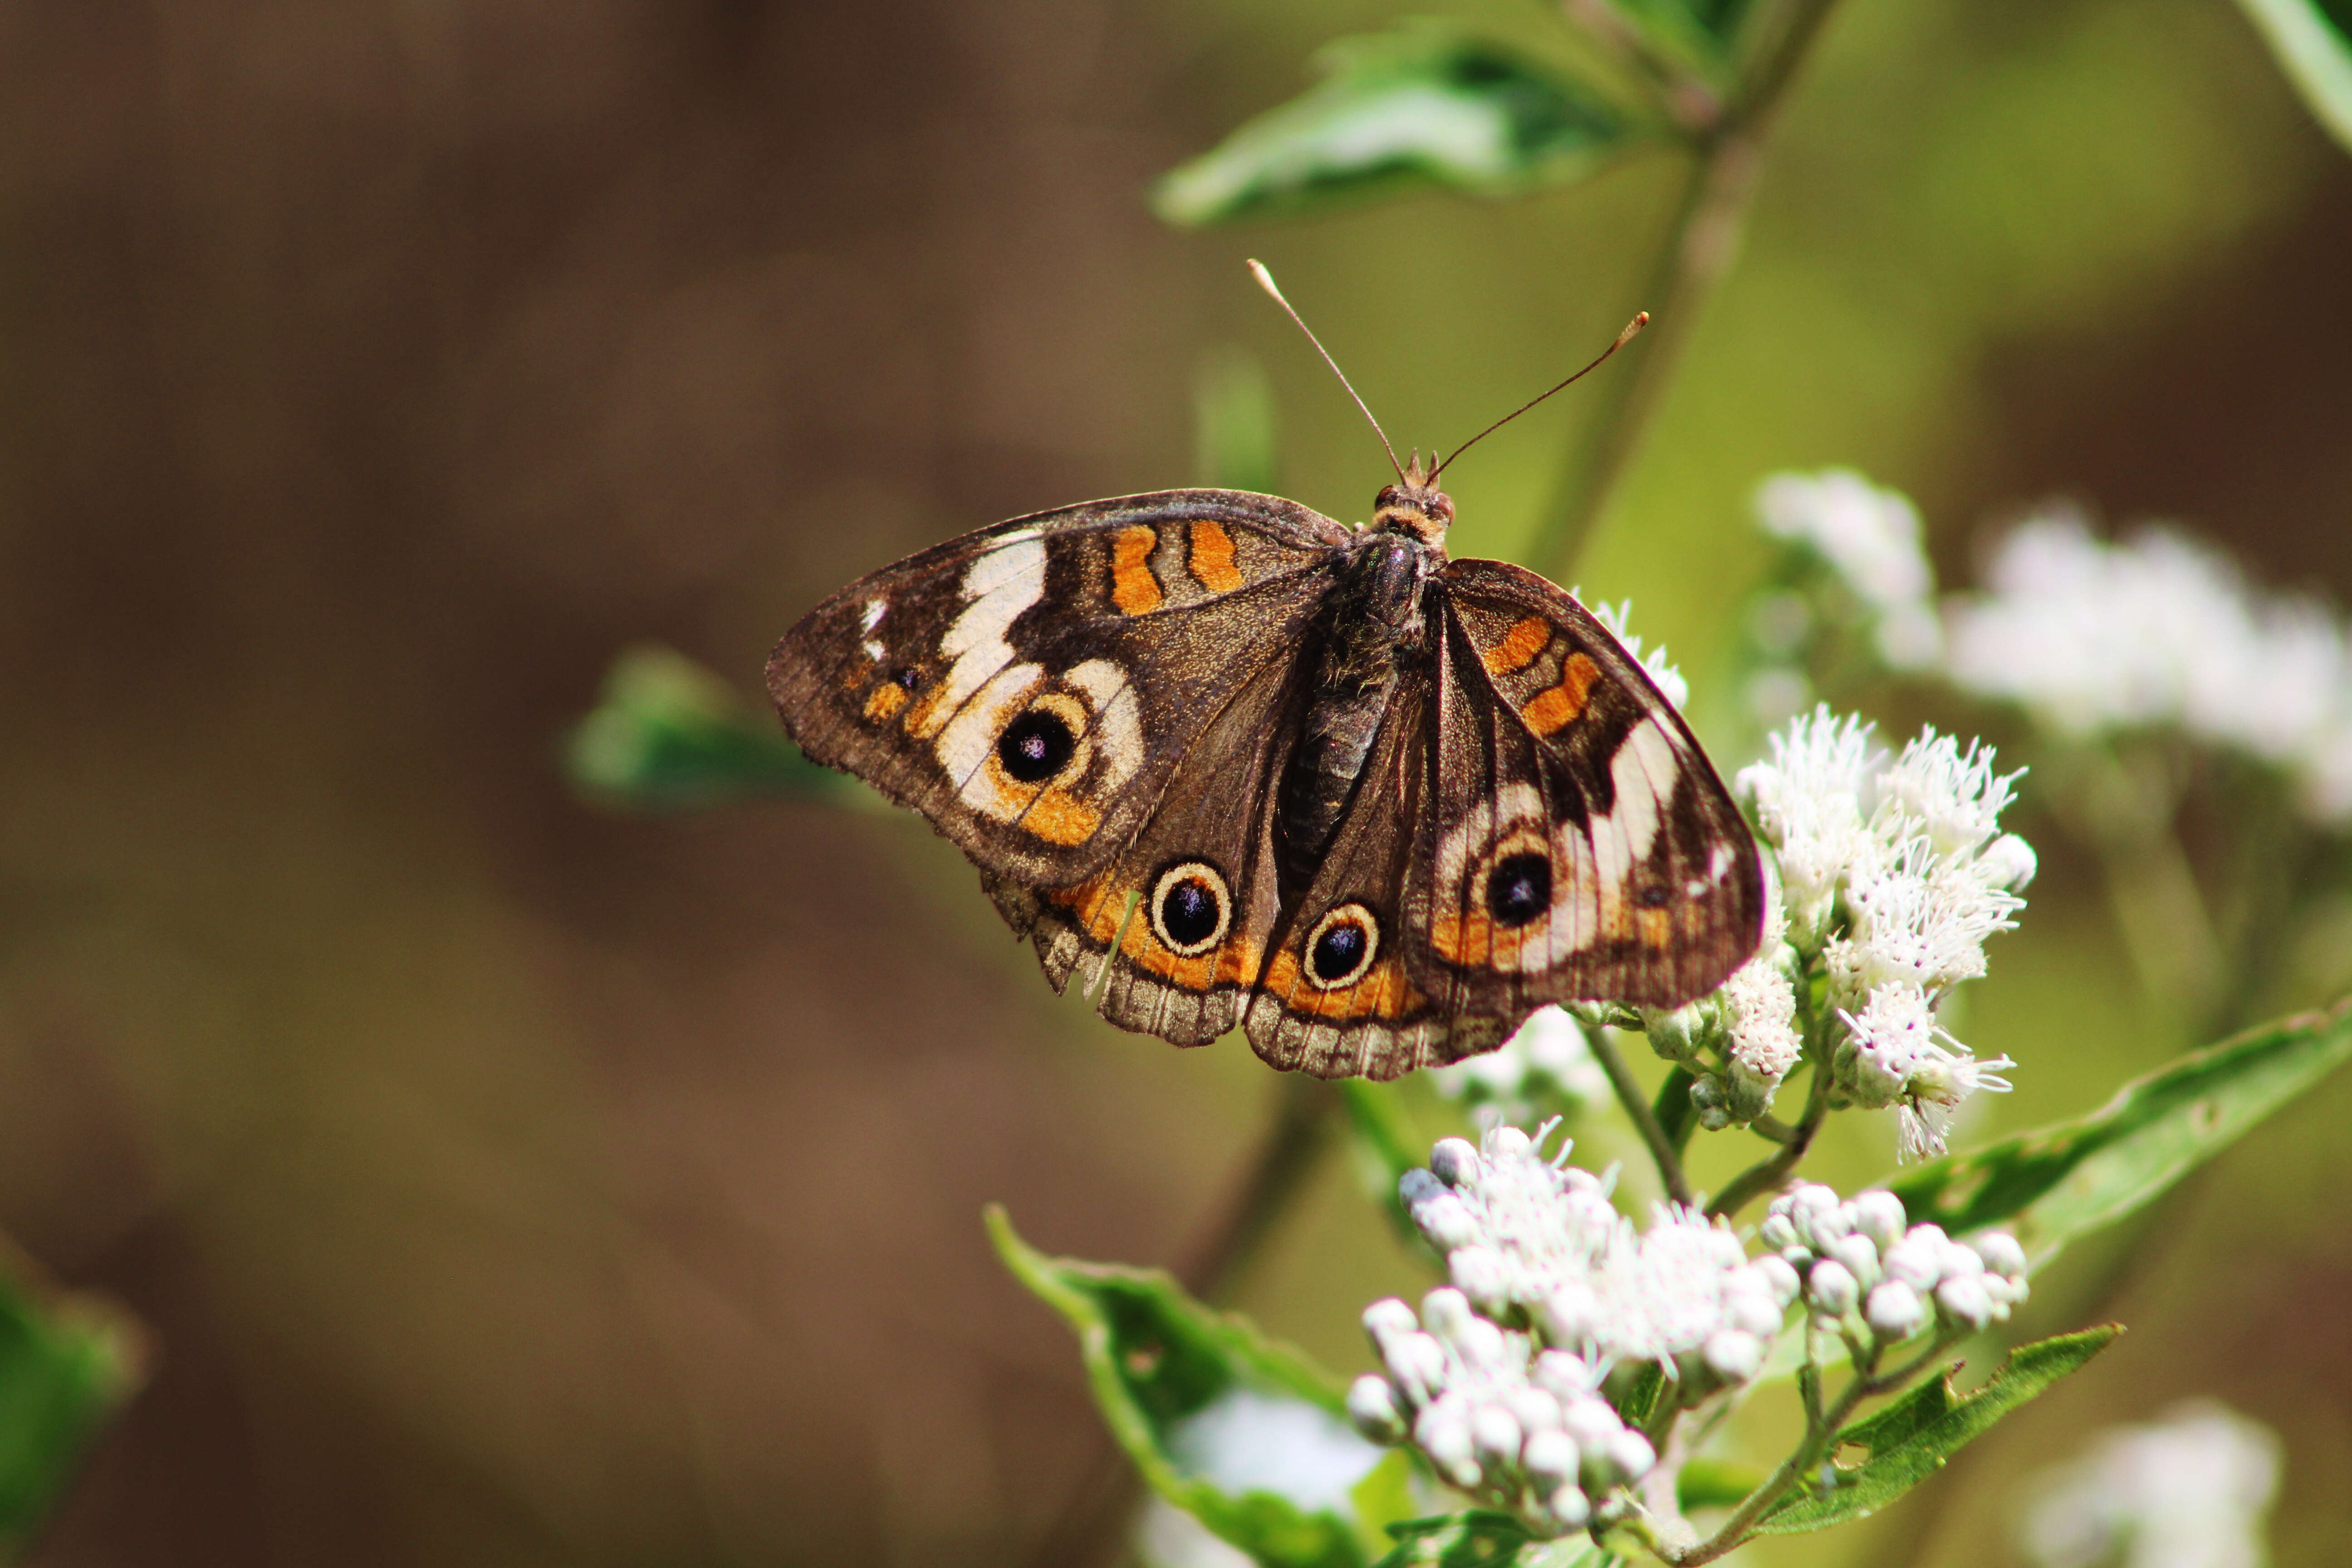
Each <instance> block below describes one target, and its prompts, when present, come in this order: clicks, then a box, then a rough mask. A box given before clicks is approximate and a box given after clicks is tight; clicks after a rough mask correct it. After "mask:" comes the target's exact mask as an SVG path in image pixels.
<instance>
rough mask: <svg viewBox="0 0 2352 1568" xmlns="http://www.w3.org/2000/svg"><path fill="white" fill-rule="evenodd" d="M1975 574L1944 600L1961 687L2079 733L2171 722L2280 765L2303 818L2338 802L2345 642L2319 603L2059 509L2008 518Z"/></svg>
mask: <svg viewBox="0 0 2352 1568" xmlns="http://www.w3.org/2000/svg"><path fill="white" fill-rule="evenodd" d="M1986 581H1987V585H1988V587H1989V590H1990V591H1989V592H1988V593H1986V594H1984V595H1979V596H1975V597H1972V598H1967V599H1957V600H1955V601H1953V603H1952V605H1950V607H1949V609H1948V621H1949V626H1950V643H1951V646H1950V652H1949V654H1948V658H1947V673H1948V675H1949V676H1950V677H1951V679H1953V680H1954V681H1955V682H1957V683H1958V684H1959V685H1960V686H1962V687H1964V688H1966V689H1969V690H1971V691H1974V692H1977V693H1978V694H1979V695H1981V696H1987V697H1994V698H2000V699H2004V700H2010V701H2013V702H2016V703H2018V704H2020V705H2021V706H2023V707H2024V708H2026V709H2027V710H2029V711H2031V712H2032V713H2033V714H2034V715H2035V716H2036V717H2037V718H2038V719H2039V720H2040V721H2042V722H2043V723H2045V724H2047V725H2049V726H2051V727H2053V728H2054V729H2057V730H2059V731H2063V732H2066V733H2070V734H2074V735H2078V736H2088V735H2096V734H2103V733H2107V732H2111V731H2120V730H2130V729H2137V728H2144V727H2150V726H2175V727H2178V728H2179V729H2180V730H2183V731H2186V732H2187V733H2189V735H2191V736H2194V737H2195V738H2197V739H2199V740H2200V741H2203V742H2207V743H2209V744H2211V745H2216V746H2222V747H2227V748H2230V749H2231V750H2234V751H2238V752H2244V753H2245V754H2247V755H2249V756H2252V757H2253V758H2256V759H2258V760H2259V761H2262V762H2263V763H2269V764H2271V765H2273V766H2275V767H2280V768H2283V769H2284V770H2285V771H2286V772H2287V773H2289V774H2290V775H2291V776H2293V777H2294V779H2295V780H2296V782H2297V783H2298V784H2299V785H2300V787H2301V788H2302V790H2303V793H2304V796H2305V807H2306V810H2308V811H2309V812H2310V813H2311V815H2313V816H2315V818H2316V819H2318V820H2320V821H2323V822H2337V821H2341V820H2343V819H2344V818H2345V817H2346V816H2352V765H2347V764H2352V756H2347V747H2352V740H2347V735H2352V700H2347V690H2352V647H2347V637H2346V633H2345V629H2344V627H2343V626H2342V625H2341V624H2340V623H2339V621H2338V620H2337V618H2336V616H2335V615H2334V614H2333V613H2332V612H2331V611H2329V610H2327V609H2326V608H2324V607H2323V606H2321V605H2317V604H2315V603H2314V602H2312V601H2310V600H2307V599H2301V598H2294V597H2289V596H2285V595H2272V594H2264V593H2262V592H2261V591H2259V590H2257V589H2254V588H2252V587H2251V586H2250V585H2249V584H2247V583H2246V581H2245V579H2244V577H2243V575H2242V574H2241V573H2240V572H2239V571H2238V569H2237V567H2236V566H2235V565H2234V564H2233V563H2231V561H2230V560H2229V558H2228V557H2226V556H2224V555H2222V554H2221V553H2220V552H2217V551H2214V550H2212V549H2210V548H2209V547H2208V546H2206V545H2203V544H2200V543H2198V542H2194V541H2192V540H2189V539H2188V538H2186V537H2184V536H2183V535H2181V534H2179V533H2176V532H2173V531H2168V530H2163V529H2151V530H2148V531H2144V532H2142V533H2140V534H2139V535H2137V537H2135V538H2133V539H2131V540H2130V541H2128V542H2123V543H2119V544H2108V543H2104V542H2100V541H2099V540H2097V539H2096V538H2095V537H2094V536H2093V535H2092V533H2091V531H2090V529H2089V527H2088V526H2087V525H2086V524H2085V523H2084V520H2083V518H2082V517H2081V516H2080V514H2078V513H2075V512H2074V511H2071V510H2063V509H2061V510H2053V511H2051V512H2049V513H2046V514H2044V515H2043V516H2042V517H2040V518H2038V519H2035V520H2033V521H2029V522H2027V523H2025V524H2024V525H2022V526H2021V527H2020V528H2018V529H2017V530H2016V531H2014V532H2012V533H2011V535H2010V536H2009V538H2008V540H2007V541H2006V542H2004V543H2003V545H2002V546H2001V549H2000V552H1999V554H1998V555H1996V556H1995V558H1994V560H1993V563H1992V564H1991V567H1990V570H1989V571H1988V573H1987V574H1986Z"/></svg>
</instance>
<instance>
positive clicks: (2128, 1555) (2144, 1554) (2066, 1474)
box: [2020, 1399, 2280, 1568]
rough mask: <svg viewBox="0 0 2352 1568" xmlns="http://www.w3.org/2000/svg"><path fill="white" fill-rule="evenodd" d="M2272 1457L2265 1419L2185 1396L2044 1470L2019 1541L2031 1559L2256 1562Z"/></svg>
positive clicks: (2138, 1565) (2148, 1565) (2184, 1565)
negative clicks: (2180, 1402)
mask: <svg viewBox="0 0 2352 1568" xmlns="http://www.w3.org/2000/svg"><path fill="white" fill-rule="evenodd" d="M2279 1456H2280V1443H2279V1439H2278V1434H2277V1433H2275V1432H2273V1431H2272V1430H2271V1429H2270V1428H2269V1427H2267V1426H2263V1425H2261V1424H2260V1423H2259V1422H2255V1421H2251V1420H2248V1419H2247V1418H2246V1417H2245V1416H2243V1415H2239V1414H2238V1413H2237V1412H2235V1411H2233V1410H2231V1409H2230V1408H2228V1407H2227V1406H2226V1405H2220V1404H2217V1403H2215V1402H2214V1401H2212V1400H2210V1399H2196V1400H2190V1401H2189V1402H2187V1403H2186V1404H2183V1405H2175V1406H2174V1407H2173V1408H2172V1409H2171V1410H2169V1411H2168V1412H2166V1413H2165V1415H2163V1416H2162V1417H2161V1418H2159V1419H2158V1420H2157V1421H2155V1422H2152V1423H2150V1424H2148V1425H2147V1426H2118V1427H2113V1428H2110V1429H2109V1430H2108V1431H2107V1432H2105V1433H2104V1434H2103V1435H2102V1436H2101V1437H2100V1439H2099V1440H2098V1441H2097V1442H2096V1443H2095V1444H2094V1445H2093V1447H2092V1448H2091V1451H2090V1452H2089V1453H2087V1454H2085V1455H2084V1456H2083V1457H2082V1458H2080V1459H2077V1460H2075V1461H2074V1462H2073V1463H2071V1464H2068V1465H2064V1466H2062V1467H2060V1468H2058V1469H2057V1470H2056V1471H2054V1472H2053V1473H2051V1474H2049V1475H2047V1476H2045V1477H2044V1478H2043V1479H2042V1482H2041V1485H2040V1487H2039V1491H2040V1493H2041V1495H2040V1496H2039V1497H2038V1498H2037V1499H2036V1500H2034V1502H2033V1504H2032V1507H2031V1508H2030V1509H2029V1510H2027V1511H2026V1514H2025V1517H2024V1521H2023V1529H2022V1530H2021V1531H2020V1535H2021V1544H2022V1545H2023V1546H2024V1548H2025V1553H2026V1556H2027V1557H2028V1558H2030V1559H2031V1560H2032V1562H2034V1563H2038V1564H2040V1565H2041V1568H2092V1565H2093V1564H2095V1563H2113V1564H2116V1565H2117V1568H2261V1565H2262V1563H2264V1562H2265V1561H2266V1560H2267V1558H2268V1553H2267V1552H2264V1551H2263V1516H2264V1515H2265V1514H2266V1513H2268V1512H2269V1510H2270V1505H2271V1499H2272V1497H2273V1495H2274V1494H2275V1493H2276V1492H2277V1490H2278V1480H2279Z"/></svg>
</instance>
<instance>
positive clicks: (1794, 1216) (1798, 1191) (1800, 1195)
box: [1789, 1182, 1838, 1247]
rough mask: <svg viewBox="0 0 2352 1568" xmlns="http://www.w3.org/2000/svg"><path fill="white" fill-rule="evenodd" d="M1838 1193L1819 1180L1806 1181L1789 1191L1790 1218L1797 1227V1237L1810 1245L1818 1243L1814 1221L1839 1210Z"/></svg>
mask: <svg viewBox="0 0 2352 1568" xmlns="http://www.w3.org/2000/svg"><path fill="white" fill-rule="evenodd" d="M1837 1206H1838V1195H1837V1194H1836V1193H1834V1192H1832V1191H1831V1190H1830V1189H1829V1188H1827V1187H1825V1186H1823V1185H1822V1184H1820V1183H1819V1182H1806V1183H1803V1184H1800V1185H1799V1186H1797V1187H1795V1188H1792V1189H1791V1190H1790V1193H1789V1218H1790V1222H1791V1223H1793V1224H1794V1225H1795V1226H1796V1227H1797V1239H1798V1240H1799V1241H1801V1242H1803V1243H1804V1244H1805V1245H1806V1246H1808V1247H1812V1246H1816V1245H1818V1243H1819V1241H1820V1238H1819V1237H1816V1236H1815V1235H1814V1233H1813V1226H1814V1223H1815V1222H1816V1221H1817V1220H1819V1219H1820V1218H1821V1216H1822V1215H1827V1214H1834V1213H1835V1212H1837Z"/></svg>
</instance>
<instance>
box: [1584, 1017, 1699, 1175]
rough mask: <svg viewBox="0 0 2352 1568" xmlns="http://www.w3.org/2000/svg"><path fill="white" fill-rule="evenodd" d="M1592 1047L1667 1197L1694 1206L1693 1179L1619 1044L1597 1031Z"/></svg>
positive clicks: (1592, 1037) (1594, 1056)
mask: <svg viewBox="0 0 2352 1568" xmlns="http://www.w3.org/2000/svg"><path fill="white" fill-rule="evenodd" d="M1591 1045H1592V1055H1593V1058H1594V1059H1595V1060H1597V1061H1598V1062H1600V1064H1601V1071H1603V1072H1605V1073H1607V1074H1608V1075H1609V1087H1610V1088H1612V1089H1615V1090H1616V1091H1617V1102H1618V1103H1619V1104H1620V1105H1622V1106H1623V1107H1624V1108H1625V1114H1626V1116H1627V1117H1629V1118H1630V1119H1631V1120H1632V1121H1633V1130H1634V1131H1637V1132H1639V1133H1641V1135H1642V1142H1643V1143H1646V1144H1648V1145H1649V1149H1650V1158H1651V1159H1652V1160H1654V1161H1655V1162H1656V1163H1657V1166H1658V1183H1659V1184H1660V1185H1661V1186H1663V1187H1664V1188H1665V1189H1666V1195H1667V1196H1668V1197H1669V1198H1672V1199H1673V1200H1674V1201H1675V1203H1678V1204H1688V1203H1690V1202H1692V1201H1693V1200H1692V1196H1691V1185H1690V1178H1689V1177H1688V1176H1686V1175H1685V1174H1684V1173H1683V1162H1682V1156H1681V1155H1679V1154H1677V1153H1675V1145H1674V1142H1673V1141H1672V1140H1670V1139H1669V1138H1667V1136H1666V1133H1665V1130H1664V1128H1662V1127H1660V1126H1659V1125H1658V1119H1657V1118H1656V1117H1655V1116H1654V1115H1652V1114H1651V1113H1650V1102H1649V1100H1647V1099H1646V1098H1645V1097H1644V1096H1643V1093H1642V1086H1641V1085H1640V1084H1639V1083H1637V1082H1636V1081H1634V1078H1633V1069H1632V1068H1629V1067H1627V1066H1626V1065H1625V1058H1624V1055H1623V1053H1622V1052H1620V1051H1619V1050H1618V1049H1617V1042H1616V1041H1615V1040H1614V1039H1612V1037H1610V1035H1609V1032H1608V1031H1607V1030H1605V1029H1595V1030H1593V1031H1592V1035H1591Z"/></svg>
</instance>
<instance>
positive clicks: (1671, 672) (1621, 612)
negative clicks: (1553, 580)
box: [1570, 593, 1690, 710]
mask: <svg viewBox="0 0 2352 1568" xmlns="http://www.w3.org/2000/svg"><path fill="white" fill-rule="evenodd" d="M1570 597H1571V598H1576V599H1578V600H1579V601H1580V602H1581V597H1582V596H1581V595H1577V594H1573V593H1571V594H1570ZM1591 609H1592V618H1593V619H1594V620H1596V621H1599V622H1600V623H1601V625H1602V626H1606V627H1608V628H1609V635H1610V636H1611V637H1615V638H1616V639H1617V640H1618V642H1620V643H1621V644H1622V645H1623V646H1624V648H1625V651H1626V652H1627V653H1628V654H1631V655H1632V656H1633V658H1634V659H1635V661H1636V662H1638V663H1639V664H1640V665H1641V667H1642V668H1643V671H1644V672H1646V673H1647V674H1648V676H1649V678H1650V679H1652V680H1654V681H1655V682H1656V683H1657V687H1658V689H1659V690H1660V691H1663V692H1664V693H1665V697H1666V700H1667V701H1669V702H1671V703H1673V704H1674V705H1675V709H1676V710H1681V709H1685V708H1687V707H1689V706H1690V682H1689V681H1687V680H1685V679H1683V672H1682V671H1681V670H1679V669H1677V668H1675V666H1674V664H1673V662H1672V661H1671V660H1669V659H1668V658H1666V649H1665V645H1664V644H1663V643H1662V644H1660V645H1659V646H1658V647H1654V648H1652V649H1651V650H1650V651H1649V652H1647V653H1643V651H1642V639H1641V638H1640V637H1636V636H1634V635H1633V633H1632V632H1631V631H1629V630H1627V629H1626V623H1627V620H1628V618H1629V617H1630V616H1632V615H1633V600H1631V599H1620V600H1618V601H1617V603H1615V604H1613V605H1609V604H1600V605H1593V606H1591Z"/></svg>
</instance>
